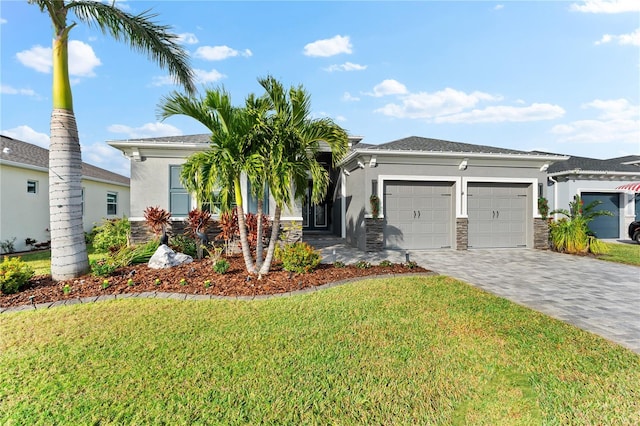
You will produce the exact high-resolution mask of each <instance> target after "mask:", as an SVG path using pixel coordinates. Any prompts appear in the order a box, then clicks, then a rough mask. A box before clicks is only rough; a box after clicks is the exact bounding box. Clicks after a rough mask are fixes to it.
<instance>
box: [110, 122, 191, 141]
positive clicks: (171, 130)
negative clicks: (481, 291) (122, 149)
mask: <svg viewBox="0 0 640 426" xmlns="http://www.w3.org/2000/svg"><path fill="white" fill-rule="evenodd" d="M107 130H108V131H110V132H111V133H122V134H125V135H126V136H127V138H128V139H143V138H155V137H162V136H180V135H182V131H181V130H180V129H178V128H177V127H175V126H172V125H171V124H166V123H157V122H156V123H146V124H143V125H142V126H140V127H130V126H126V125H124V124H112V125H111V126H109V127H108V128H107Z"/></svg>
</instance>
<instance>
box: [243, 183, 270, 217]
mask: <svg viewBox="0 0 640 426" xmlns="http://www.w3.org/2000/svg"><path fill="white" fill-rule="evenodd" d="M247 184H248V188H247V191H249V206H248V207H249V208H248V212H249V213H257V212H258V198H257V197H255V196H254V195H253V194H252V193H251V183H250V182H248V183H247ZM262 213H263V214H266V215H268V214H269V188H265V191H264V199H263V200H262Z"/></svg>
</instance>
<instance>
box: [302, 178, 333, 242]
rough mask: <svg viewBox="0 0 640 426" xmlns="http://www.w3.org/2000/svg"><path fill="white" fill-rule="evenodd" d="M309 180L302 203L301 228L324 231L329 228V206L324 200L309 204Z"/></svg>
mask: <svg viewBox="0 0 640 426" xmlns="http://www.w3.org/2000/svg"><path fill="white" fill-rule="evenodd" d="M310 195H311V182H309V186H308V187H307V194H306V195H305V197H304V203H303V204H302V228H304V229H307V230H310V231H326V230H328V229H329V206H328V205H327V203H326V200H325V201H323V202H321V203H320V204H311V201H310V199H311V197H310Z"/></svg>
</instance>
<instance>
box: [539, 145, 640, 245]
mask: <svg viewBox="0 0 640 426" xmlns="http://www.w3.org/2000/svg"><path fill="white" fill-rule="evenodd" d="M547 172H548V175H549V181H548V197H547V198H548V199H549V207H550V209H551V210H555V209H568V208H569V202H571V201H572V200H573V197H574V196H575V195H580V196H581V197H582V200H583V201H584V203H585V204H589V203H590V202H593V201H596V200H598V201H600V202H601V203H602V204H600V205H599V206H598V207H597V208H596V209H598V210H609V211H610V212H611V213H613V216H599V217H597V218H596V219H594V220H593V221H592V222H591V223H590V224H589V228H590V229H591V231H593V233H594V234H595V235H596V236H597V237H598V238H611V239H628V238H629V237H628V236H627V228H628V226H629V224H630V223H631V222H633V221H634V220H640V195H639V194H638V193H637V192H636V190H632V189H628V188H630V187H632V185H629V184H632V183H634V182H640V155H630V156H626V157H619V158H612V159H608V160H598V159H594V158H586V157H576V156H572V157H570V158H568V159H567V160H564V161H559V162H556V163H554V164H552V165H551V166H549V170H548V171H547Z"/></svg>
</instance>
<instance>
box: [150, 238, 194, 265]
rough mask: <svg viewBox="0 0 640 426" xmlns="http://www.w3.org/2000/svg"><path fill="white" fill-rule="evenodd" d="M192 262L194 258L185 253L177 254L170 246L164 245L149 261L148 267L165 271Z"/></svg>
mask: <svg viewBox="0 0 640 426" xmlns="http://www.w3.org/2000/svg"><path fill="white" fill-rule="evenodd" d="M191 262H193V257H191V256H189V255H188V254H184V253H176V252H175V251H173V250H171V248H170V247H169V246H167V245H165V244H162V245H160V247H158V249H157V250H156V252H155V253H153V256H151V259H149V263H148V266H149V268H151V269H164V268H172V267H174V266H178V265H182V264H185V263H191Z"/></svg>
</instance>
